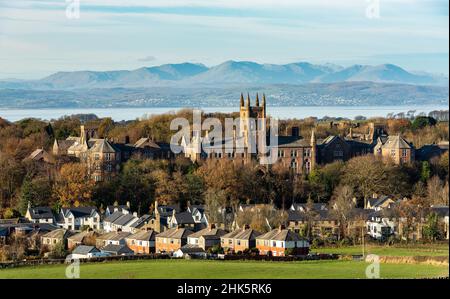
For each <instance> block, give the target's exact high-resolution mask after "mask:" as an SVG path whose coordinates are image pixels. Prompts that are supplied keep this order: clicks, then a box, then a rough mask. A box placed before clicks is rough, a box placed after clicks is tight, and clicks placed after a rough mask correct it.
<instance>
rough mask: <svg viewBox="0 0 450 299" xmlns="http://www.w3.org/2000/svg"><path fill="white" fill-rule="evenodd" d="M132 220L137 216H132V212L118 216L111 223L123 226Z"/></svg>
mask: <svg viewBox="0 0 450 299" xmlns="http://www.w3.org/2000/svg"><path fill="white" fill-rule="evenodd" d="M133 220H137V217H136V216H134V215H133V214H124V215H122V216H120V217H119V218H117V219H116V220H115V221H114V222H113V223H114V224H115V225H120V226H124V225H126V224H127V223H130V222H131V221H133Z"/></svg>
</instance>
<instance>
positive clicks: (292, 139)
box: [267, 136, 311, 148]
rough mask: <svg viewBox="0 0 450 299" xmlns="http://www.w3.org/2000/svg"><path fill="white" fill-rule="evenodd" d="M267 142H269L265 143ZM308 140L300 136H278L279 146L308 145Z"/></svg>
mask: <svg viewBox="0 0 450 299" xmlns="http://www.w3.org/2000/svg"><path fill="white" fill-rule="evenodd" d="M267 144H269V143H267ZM310 146H311V144H310V141H309V140H306V139H303V138H302V137H300V136H278V147H279V148H290V147H310Z"/></svg>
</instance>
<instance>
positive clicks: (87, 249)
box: [72, 245, 100, 255]
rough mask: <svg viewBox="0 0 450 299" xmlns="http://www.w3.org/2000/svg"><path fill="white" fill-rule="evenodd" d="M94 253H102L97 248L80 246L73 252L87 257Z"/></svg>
mask: <svg viewBox="0 0 450 299" xmlns="http://www.w3.org/2000/svg"><path fill="white" fill-rule="evenodd" d="M92 252H100V250H98V249H97V248H96V247H95V246H87V245H79V246H77V247H76V248H75V249H74V250H73V251H72V254H82V255H86V254H88V253H92Z"/></svg>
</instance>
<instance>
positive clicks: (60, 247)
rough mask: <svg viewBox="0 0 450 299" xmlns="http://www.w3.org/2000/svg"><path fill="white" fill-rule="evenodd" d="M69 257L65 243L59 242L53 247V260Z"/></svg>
mask: <svg viewBox="0 0 450 299" xmlns="http://www.w3.org/2000/svg"><path fill="white" fill-rule="evenodd" d="M66 255H67V251H66V248H65V246H64V243H62V242H59V243H58V244H56V245H55V247H53V249H52V250H51V251H50V253H49V257H50V258H53V259H59V258H65V257H66Z"/></svg>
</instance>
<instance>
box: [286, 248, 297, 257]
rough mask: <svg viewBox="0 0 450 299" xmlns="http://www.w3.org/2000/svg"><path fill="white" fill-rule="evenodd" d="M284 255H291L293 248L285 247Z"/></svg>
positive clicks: (293, 253) (293, 251)
mask: <svg viewBox="0 0 450 299" xmlns="http://www.w3.org/2000/svg"><path fill="white" fill-rule="evenodd" d="M284 255H285V256H292V255H295V248H286V249H285V250H284Z"/></svg>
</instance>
